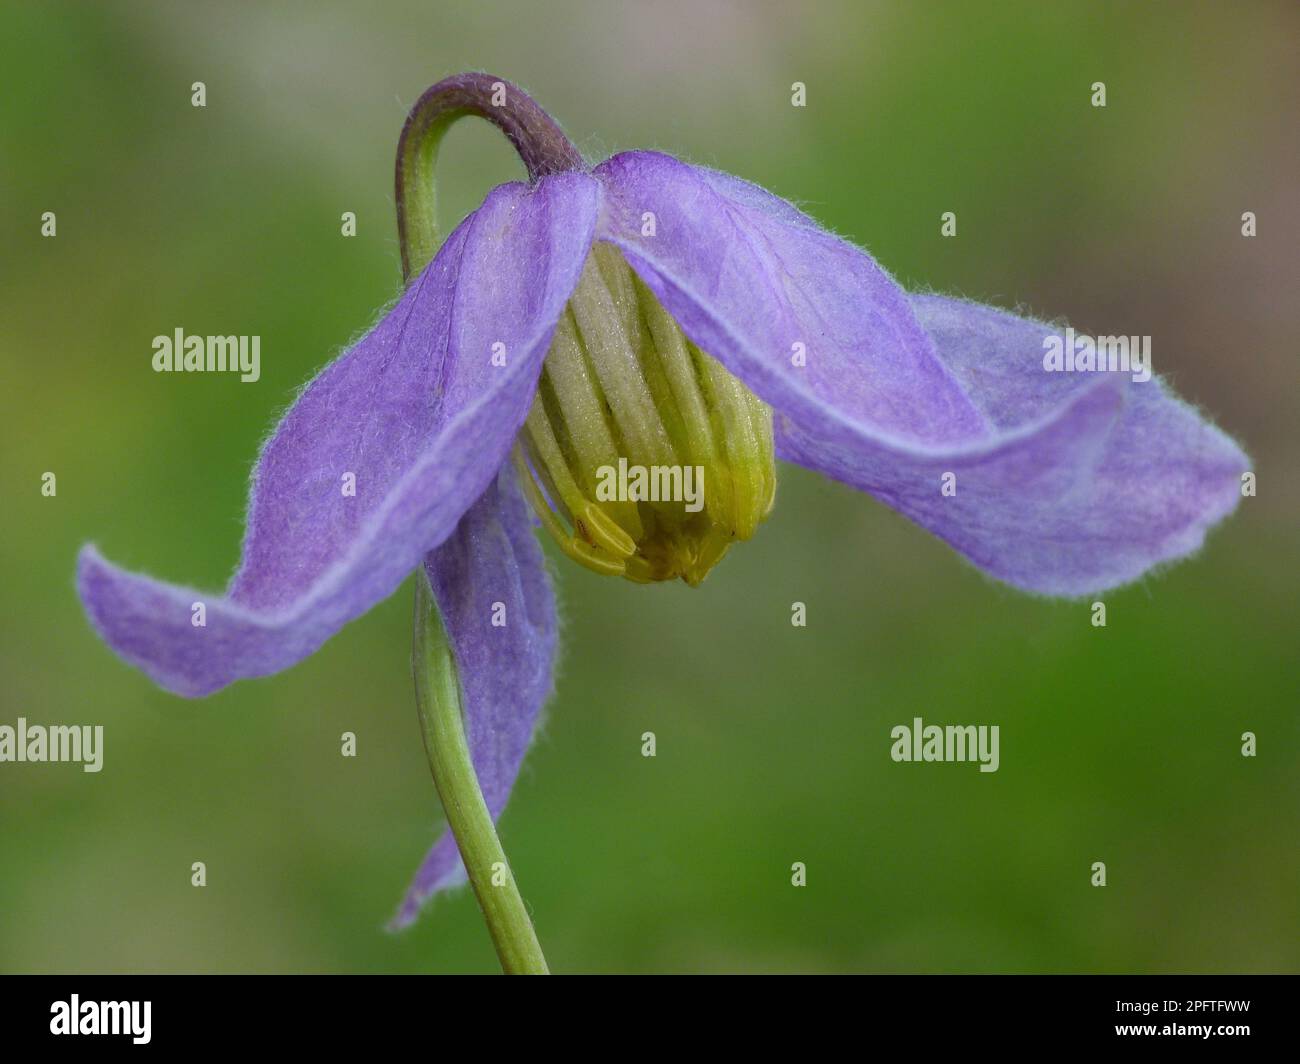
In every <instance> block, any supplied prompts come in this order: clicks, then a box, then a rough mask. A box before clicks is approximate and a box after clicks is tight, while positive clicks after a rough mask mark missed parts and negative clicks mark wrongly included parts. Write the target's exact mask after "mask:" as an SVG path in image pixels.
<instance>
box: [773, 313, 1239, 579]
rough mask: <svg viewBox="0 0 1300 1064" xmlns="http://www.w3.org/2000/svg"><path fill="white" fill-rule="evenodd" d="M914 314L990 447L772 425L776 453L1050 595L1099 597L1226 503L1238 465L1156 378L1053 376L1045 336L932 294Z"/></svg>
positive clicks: (1231, 501)
mask: <svg viewBox="0 0 1300 1064" xmlns="http://www.w3.org/2000/svg"><path fill="white" fill-rule="evenodd" d="M913 303H914V306H915V307H916V310H917V316H918V319H919V320H920V321H921V323H922V324H923V325H924V326H925V327H926V329H927V330H929V332H930V334H931V336H932V337H933V338H934V342H935V345H936V349H937V350H938V351H939V352H941V353H942V354H943V356H944V359H945V362H946V363H947V364H948V366H949V368H950V369H951V370H952V371H953V374H954V376H955V377H956V378H957V379H958V380H959V381H961V382H962V385H963V387H964V388H965V389H966V392H967V394H968V395H970V396H971V398H972V400H973V401H974V402H976V403H977V405H978V406H979V407H980V409H981V411H982V412H983V413H984V415H985V416H986V417H987V418H988V420H989V422H990V423H991V424H992V425H993V431H992V433H991V434H990V436H989V438H988V439H987V440H986V441H984V442H982V443H978V444H974V445H971V444H964V445H962V446H959V447H955V448H951V449H943V450H939V451H935V452H930V453H925V452H922V451H919V450H918V451H914V452H912V453H896V452H892V451H890V450H888V449H885V448H882V447H881V446H880V445H879V443H878V442H877V441H874V440H872V439H870V438H868V437H866V436H863V435H861V434H855V433H853V432H849V431H845V430H844V429H842V428H838V429H836V428H831V429H827V428H822V429H817V428H813V429H811V430H808V429H805V428H804V427H803V426H797V425H795V424H794V423H793V422H792V421H790V420H788V419H784V418H778V426H777V448H778V452H779V453H780V454H781V456H782V457H784V458H786V459H788V460H790V461H794V462H798V463H800V464H801V465H806V466H808V467H809V468H811V469H816V470H818V471H820V472H822V473H825V474H826V475H827V476H830V477H834V478H835V479H837V480H842V481H844V482H845V483H848V484H852V485H853V486H854V487H858V488H861V489H862V490H864V491H869V492H871V493H872V494H873V495H875V496H877V497H878V498H880V499H882V500H883V501H884V502H887V503H888V504H889V505H891V506H893V507H894V508H895V509H897V510H900V511H901V512H903V513H904V514H906V515H907V516H908V517H910V518H912V519H913V520H914V521H916V522H917V523H919V524H921V525H923V526H925V527H926V528H928V529H929V530H930V531H932V532H934V533H935V534H936V535H937V536H939V537H940V538H941V539H943V540H944V541H945V542H947V543H948V544H950V545H951V546H952V547H954V548H955V549H957V550H958V551H960V552H961V553H962V554H964V555H966V557H967V558H969V559H970V560H971V561H973V562H974V563H975V564H976V565H978V566H979V567H980V568H981V569H983V570H985V571H986V572H988V573H990V574H991V575H993V576H995V577H997V578H998V579H1000V580H1005V581H1006V582H1008V583H1010V584H1014V585H1015V586H1017V587H1020V588H1023V589H1025V590H1028V591H1037V592H1042V593H1046V594H1054V595H1082V594H1087V593H1093V592H1097V591H1104V590H1106V589H1107V588H1111V587H1115V586H1118V585H1120V584H1124V583H1128V582H1129V581H1131V580H1134V579H1136V578H1137V577H1139V576H1141V575H1142V573H1144V572H1146V571H1147V570H1148V569H1150V568H1151V567H1152V566H1154V565H1157V564H1159V563H1161V562H1166V561H1171V560H1173V559H1175V558H1179V557H1181V556H1183V555H1185V554H1188V553H1190V552H1192V551H1195V550H1196V549H1198V548H1199V547H1200V545H1201V542H1202V541H1203V539H1204V537H1205V532H1206V530H1207V529H1208V528H1209V527H1210V526H1211V525H1213V524H1214V523H1216V522H1217V521H1219V520H1220V519H1222V518H1223V517H1224V516H1226V515H1227V514H1228V513H1230V512H1231V511H1232V509H1233V508H1234V507H1235V506H1236V504H1237V501H1238V499H1239V497H1240V475H1241V473H1242V472H1243V471H1244V470H1245V469H1246V468H1247V466H1248V460H1247V458H1246V456H1245V455H1244V454H1243V453H1242V452H1241V450H1240V449H1239V448H1238V447H1237V445H1236V444H1235V443H1234V442H1233V441H1232V440H1231V439H1229V438H1228V437H1227V436H1225V435H1224V434H1223V433H1222V432H1220V431H1219V430H1218V429H1217V428H1215V427H1214V426H1213V425H1211V424H1210V423H1209V422H1208V421H1205V420H1204V419H1202V418H1201V417H1200V416H1199V415H1198V414H1197V413H1196V411H1195V410H1193V409H1192V408H1191V407H1189V406H1188V405H1187V404H1185V403H1183V402H1182V401H1181V400H1179V399H1178V398H1177V397H1176V396H1174V395H1173V394H1172V393H1171V392H1170V391H1169V390H1168V389H1167V388H1166V387H1165V386H1164V384H1163V383H1162V382H1161V381H1159V380H1158V379H1156V378H1154V377H1153V378H1152V379H1151V380H1149V381H1145V382H1135V381H1133V380H1131V379H1130V378H1129V377H1127V376H1123V375H1120V374H1117V373H1110V372H1107V373H1100V374H1098V373H1048V372H1046V371H1045V370H1044V369H1043V351H1044V346H1043V342H1044V339H1045V338H1046V337H1048V336H1052V335H1061V330H1059V329H1057V328H1056V327H1054V326H1050V325H1045V324H1043V323H1041V322H1036V321H1032V320H1029V319H1026V318H1020V317H1017V316H1016V315H1013V314H1008V313H1006V312H1004V311H999V310H996V309H994V308H992V307H986V306H981V305H979V304H976V303H967V302H963V301H960V300H954V299H945V298H942V297H937V296H917V297H915V298H914V300H913ZM945 473H952V474H953V475H954V478H955V479H954V481H953V483H954V485H955V489H956V493H955V494H954V495H951V496H944V495H943V493H942V491H941V485H942V482H943V477H944V474H945Z"/></svg>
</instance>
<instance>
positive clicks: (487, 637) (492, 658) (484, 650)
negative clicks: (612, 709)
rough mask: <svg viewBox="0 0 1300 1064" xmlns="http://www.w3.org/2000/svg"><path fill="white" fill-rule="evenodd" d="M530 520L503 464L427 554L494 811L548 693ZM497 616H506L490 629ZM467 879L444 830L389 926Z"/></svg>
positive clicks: (544, 612) (539, 568) (545, 627)
mask: <svg viewBox="0 0 1300 1064" xmlns="http://www.w3.org/2000/svg"><path fill="white" fill-rule="evenodd" d="M532 525H533V520H532V515H531V512H530V511H529V509H528V507H527V504H526V503H525V502H524V500H523V497H522V496H521V495H520V492H519V487H518V485H517V483H516V481H515V475H514V473H513V471H511V470H510V469H503V470H502V471H501V473H500V475H499V477H498V479H497V481H496V482H495V483H494V484H492V485H491V486H490V487H489V488H488V490H487V491H486V492H485V493H484V495H483V497H482V498H481V499H479V501H478V502H476V503H475V504H474V505H473V506H472V507H471V508H470V510H469V512H468V513H466V514H465V516H464V517H463V518H461V522H460V524H459V526H457V529H456V531H455V533H454V534H453V535H452V536H451V537H450V538H449V539H448V540H447V541H446V542H445V543H443V544H442V546H440V547H438V548H437V549H436V550H435V551H433V552H432V553H430V555H429V557H428V559H427V560H426V562H425V569H426V571H427V572H428V574H429V583H430V586H431V587H432V588H433V593H434V597H435V598H436V599H437V602H438V609H439V611H440V612H441V614H442V621H443V624H444V626H445V627H446V630H447V636H448V639H449V640H450V642H451V647H452V650H453V652H454V653H455V656H456V664H457V668H458V670H459V673H460V684H461V692H462V698H463V709H464V714H465V728H466V737H467V739H468V741H469V749H470V756H471V758H472V760H473V762H474V770H475V772H476V773H477V774H478V780H479V786H480V787H481V788H482V790H483V798H484V800H485V801H486V802H487V806H488V809H489V811H490V812H491V813H492V816H493V818H495V817H497V816H499V815H500V814H501V810H502V809H504V808H505V804H506V800H507V799H508V798H509V797H510V788H511V787H512V786H513V785H514V782H515V777H516V776H517V775H518V774H519V766H520V765H521V764H522V763H523V760H524V754H525V753H526V752H527V750H528V746H529V743H530V742H531V741H532V737H533V731H534V729H535V727H536V724H537V717H538V714H539V713H540V712H541V708H542V704H543V703H544V702H545V701H546V699H547V697H549V695H550V693H551V673H552V667H553V665H554V661H555V648H556V628H557V622H556V617H555V599H554V596H553V595H552V593H551V586H550V581H549V580H548V579H547V576H546V568H545V564H544V562H543V558H542V551H541V548H540V546H539V545H538V543H537V537H536V536H535V535H534V534H533V530H532ZM497 604H500V605H499V606H498V605H497ZM494 614H495V617H496V619H497V620H498V622H504V623H499V624H498V625H497V626H495V627H494V626H493V623H492V622H493V619H494ZM464 881H465V870H464V866H463V865H462V864H461V861H460V853H459V851H458V850H457V848H456V840H455V839H454V838H453V837H452V835H451V832H449V831H444V833H443V835H442V837H441V838H439V840H438V841H437V842H436V843H435V844H434V846H433V849H432V850H431V851H430V852H429V855H428V856H427V857H426V858H425V859H424V863H423V864H422V865H421V866H420V868H419V870H418V871H417V872H416V874H415V879H414V880H413V881H412V883H411V886H410V889H409V890H408V891H407V894H406V898H405V899H404V900H403V902H402V906H401V908H400V909H399V910H398V913H397V916H396V917H395V918H394V919H393V926H394V927H395V928H398V927H405V926H406V925H407V924H409V923H410V922H411V921H412V920H414V919H415V916H416V914H417V913H418V912H419V910H420V906H421V905H422V904H423V903H424V901H425V899H427V898H428V897H429V896H430V895H431V894H433V893H434V892H436V891H438V890H442V889H444V888H446V887H451V886H456V885H458V884H460V883H463V882H464Z"/></svg>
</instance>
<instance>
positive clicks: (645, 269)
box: [596, 153, 1248, 595]
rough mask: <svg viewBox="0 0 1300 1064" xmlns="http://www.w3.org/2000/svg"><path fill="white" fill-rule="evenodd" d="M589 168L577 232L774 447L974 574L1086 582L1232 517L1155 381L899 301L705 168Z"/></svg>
mask: <svg viewBox="0 0 1300 1064" xmlns="http://www.w3.org/2000/svg"><path fill="white" fill-rule="evenodd" d="M596 173H597V175H598V176H599V177H601V178H602V180H604V181H605V183H606V187H607V193H606V205H607V210H606V211H605V213H604V214H603V216H602V219H601V226H600V229H599V230H598V232H597V237H598V238H599V239H605V240H609V241H611V242H613V243H615V244H617V245H618V246H619V247H620V248H621V249H622V250H623V252H624V254H625V255H626V256H627V258H628V260H629V262H631V264H632V266H633V267H634V268H635V269H636V270H637V272H638V273H640V274H641V276H642V277H643V278H644V280H645V281H646V283H647V284H648V285H649V286H650V288H651V289H653V290H654V292H655V294H656V295H657V296H658V297H659V298H660V300H662V301H663V303H664V304H665V305H666V306H667V308H668V309H669V311H670V312H672V314H673V315H674V316H675V317H676V318H677V319H678V321H679V322H680V323H681V325H682V327H683V329H684V330H685V331H686V333H687V335H688V336H690V338H691V339H692V340H693V341H694V342H695V343H696V344H698V345H699V346H700V347H702V348H703V349H704V350H706V351H708V352H709V353H710V354H712V355H713V356H714V357H716V358H717V359H719V360H720V361H721V362H722V363H723V364H724V365H726V366H727V367H728V368H729V369H730V370H731V371H732V372H733V373H735V374H736V376H738V377H739V378H741V379H742V380H743V381H745V383H746V384H748V385H749V386H750V388H752V389H753V390H754V392H755V393H756V394H757V395H758V396H759V397H760V398H762V399H764V400H765V401H766V402H768V403H770V404H771V405H772V406H773V407H774V408H775V409H776V411H777V412H778V417H777V418H776V432H777V449H778V453H779V454H780V456H781V457H782V458H785V459H787V460H789V461H794V462H799V463H801V464H803V465H806V466H808V467H809V468H812V469H816V470H818V471H820V472H822V473H824V474H826V475H827V476H830V477H833V478H835V479H837V480H842V481H844V482H845V483H848V484H851V485H853V486H855V487H857V488H860V489H862V490H864V491H868V492H871V493H872V494H873V495H876V496H877V497H878V498H880V499H881V500H883V501H884V502H886V503H888V504H889V505H890V506H893V507H894V508H895V509H898V510H900V511H902V512H903V513H905V514H906V515H907V516H909V517H911V518H912V519H913V520H915V521H916V522H918V523H919V524H921V525H923V526H924V527H926V528H928V529H930V530H931V531H932V532H934V533H935V534H936V535H938V536H940V537H941V538H942V539H944V540H945V541H946V542H948V543H949V544H950V545H952V546H953V547H954V548H956V549H957V550H958V551H960V552H961V553H963V554H964V555H966V557H968V558H969V559H970V560H971V561H973V562H974V563H975V564H976V565H978V566H979V567H980V568H982V569H984V570H985V571H987V572H988V573H990V574H992V575H993V576H996V577H997V578H999V579H1001V580H1005V581H1007V582H1008V583H1011V584H1014V585H1016V586H1017V587H1021V588H1024V589H1026V590H1031V591H1039V592H1044V593H1048V594H1059V595H1078V594H1085V593H1088V592H1094V591H1099V590H1103V589H1105V588H1109V587H1113V586H1116V585H1118V584H1123V583H1126V582H1128V581H1130V580H1133V579H1135V578H1136V577H1138V576H1140V575H1141V574H1142V573H1143V572H1145V571H1146V570H1147V569H1149V568H1150V567H1151V566H1153V565H1156V564H1158V563H1160V562H1163V561H1167V560H1171V559H1174V558H1177V557H1180V556H1182V555H1184V554H1187V553H1189V552H1191V551H1194V550H1196V549H1197V548H1198V547H1199V546H1200V544H1201V542H1202V540H1203V539H1204V535H1205V532H1206V530H1207V529H1208V528H1209V527H1210V526H1211V525H1213V524H1214V523H1215V522H1217V521H1218V520H1220V519H1221V518H1222V517H1224V516H1225V515H1226V514H1228V513H1229V512H1231V510H1232V509H1233V508H1234V506H1235V505H1236V502H1237V500H1238V498H1239V488H1240V479H1239V478H1240V475H1241V473H1242V472H1243V471H1245V469H1246V468H1247V466H1248V460H1247V458H1246V456H1245V455H1244V454H1243V453H1242V452H1241V450H1240V449H1239V448H1238V447H1237V445H1236V444H1235V443H1234V442H1233V441H1232V440H1231V439H1229V438H1228V437H1227V436H1225V435H1224V434H1223V433H1221V432H1220V431H1219V430H1218V429H1216V428H1215V427H1214V426H1213V425H1211V424H1210V423H1209V422H1207V421H1205V420H1204V419H1202V418H1201V417H1200V416H1199V415H1198V414H1197V413H1196V412H1195V411H1194V410H1193V409H1191V408H1190V407H1188V406H1187V405H1186V404H1184V403H1182V402H1181V401H1179V400H1178V399H1177V398H1176V397H1175V396H1173V395H1172V394H1171V393H1170V392H1169V391H1168V390H1167V389H1166V388H1165V387H1164V386H1163V385H1162V384H1161V383H1160V382H1159V381H1157V380H1154V379H1153V380H1150V381H1147V382H1145V383H1138V382H1132V381H1130V380H1129V378H1128V377H1121V376H1120V375H1118V374H1115V373H1104V374H1096V373H1092V374H1089V373H1078V374H1076V373H1047V372H1045V371H1044V369H1043V352H1044V347H1043V340H1044V337H1046V336H1047V335H1050V334H1053V333H1055V332H1056V330H1054V329H1053V328H1052V327H1050V326H1047V325H1043V324H1041V323H1038V322H1033V321H1028V320H1026V319H1023V318H1018V317H1015V316H1014V315H1010V314H1006V313H1003V312H1000V311H996V310H994V309H992V308H988V307H981V306H978V305H976V304H969V303H963V302H960V301H956V300H947V299H941V298H937V297H916V298H909V297H907V296H906V295H905V294H904V293H903V292H902V290H901V289H899V288H898V286H897V285H895V284H894V282H893V281H892V280H891V279H890V278H889V277H888V275H886V274H885V273H884V272H883V271H881V270H880V269H879V268H878V267H877V266H876V265H875V264H874V263H873V262H872V260H871V259H870V257H869V256H867V255H866V254H865V253H863V252H861V251H859V250H858V249H856V248H853V247H852V246H850V245H848V244H846V243H844V242H842V241H840V240H838V239H837V238H835V237H833V236H831V235H830V234H828V233H825V232H824V231H822V230H820V229H818V228H817V227H816V225H815V223H813V222H812V221H811V220H810V219H808V218H807V217H806V216H805V215H803V214H801V213H800V212H799V211H797V210H795V208H793V207H792V206H790V205H789V204H788V203H785V202H784V201H782V200H780V199H777V198H776V197H774V196H772V195H770V194H769V193H767V192H764V191H763V190H762V189H759V188H758V187H757V186H754V185H750V184H747V183H745V182H742V181H739V180H737V179H735V178H732V177H728V176H727V175H725V174H718V173H715V172H713V171H708V170H702V169H699V168H696V167H690V166H687V165H685V164H683V163H680V162H677V161H676V160H673V159H670V158H668V157H667V156H662V155H656V154H651V153H631V154H627V155H619V156H615V157H614V158H613V159H610V160H608V161H607V162H606V163H604V164H602V165H601V166H600V167H598V168H597V171H596ZM647 212H652V213H653V214H654V215H655V233H654V235H653V236H650V235H643V232H644V229H643V222H644V219H645V216H646V213H647ZM795 340H800V341H802V342H803V343H805V344H806V350H807V364H806V365H805V366H803V367H798V366H795V365H793V364H792V362H791V359H790V350H791V343H792V342H794V341H795ZM945 473H952V474H954V476H955V481H954V484H955V488H956V494H955V495H944V494H943V493H942V491H941V488H942V486H943V482H944V474H945Z"/></svg>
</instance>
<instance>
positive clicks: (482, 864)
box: [411, 566, 548, 975]
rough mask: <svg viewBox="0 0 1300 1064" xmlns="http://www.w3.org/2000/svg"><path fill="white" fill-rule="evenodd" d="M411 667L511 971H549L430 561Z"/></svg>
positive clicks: (425, 728)
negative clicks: (482, 765)
mask: <svg viewBox="0 0 1300 1064" xmlns="http://www.w3.org/2000/svg"><path fill="white" fill-rule="evenodd" d="M411 665H412V668H413V670H414V672H415V698H416V703H417V705H418V706H419V711H420V728H421V731H422V732H423V733H424V749H425V752H426V753H427V754H428V756H429V768H430V769H431V770H432V772H433V783H434V786H435V787H437V788H438V797H439V798H441V799H442V806H443V809H445V810H446V812H447V825H448V827H450V828H451V832H452V834H453V835H454V836H455V837H456V845H457V846H458V847H459V848H460V856H461V860H463V861H464V862H465V869H466V871H468V872H469V881H470V883H471V885H472V886H473V887H474V894H475V895H476V896H477V897H478V903H479V908H481V909H482V910H483V919H484V920H485V921H486V923H487V926H488V933H489V934H491V936H492V944H493V945H494V946H495V947H496V951H497V956H498V957H499V958H500V959H501V968H502V970H503V971H505V973H506V974H507V975H546V974H548V970H547V967H546V958H545V957H543V956H542V947H541V945H540V944H539V943H538V941H537V932H535V931H534V930H533V923H532V921H531V920H530V919H529V918H528V910H527V909H526V908H525V907H524V900H523V898H521V897H520V896H519V888H518V887H516V886H515V877H514V874H513V873H512V872H511V871H510V865H509V864H508V863H507V861H506V855H505V851H504V850H502V849H501V840H500V839H498V838H497V832H496V827H495V825H494V824H493V823H492V814H491V813H490V812H489V811H488V807H487V803H486V802H485V801H484V800H483V792H482V791H481V790H480V789H479V785H478V776H477V775H476V774H475V772H474V763H473V761H472V760H471V759H470V753H469V743H468V742H467V741H466V739H465V723H464V713H463V711H462V708H461V691H460V677H459V674H458V673H457V671H456V659H455V655H454V654H453V653H452V649H451V645H450V643H449V642H448V641H447V633H446V630H445V629H444V628H443V624H442V618H441V616H440V615H439V613H438V606H437V603H435V602H434V598H433V592H432V590H431V589H430V587H429V578H428V576H427V575H426V574H425V571H424V568H423V566H422V567H421V568H420V570H419V571H418V572H417V573H416V576H415V639H414V646H413V648H412V659H411Z"/></svg>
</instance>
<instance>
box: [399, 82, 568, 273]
mask: <svg viewBox="0 0 1300 1064" xmlns="http://www.w3.org/2000/svg"><path fill="white" fill-rule="evenodd" d="M468 115H475V116H477V117H479V118H482V119H485V120H486V121H488V122H491V123H492V124H493V125H495V126H496V127H497V128H498V129H499V130H501V132H502V133H504V134H505V135H506V137H507V138H509V140H510V143H511V144H513V145H514V146H515V151H517V152H518V153H519V158H520V159H522V160H523V163H524V166H525V167H527V169H528V179H529V180H530V181H536V180H538V179H539V178H542V177H545V176H546V175H547V174H557V173H563V172H564V171H567V170H580V169H582V168H583V162H582V155H581V154H580V153H579V152H578V149H577V148H575V147H574V146H573V144H572V142H571V141H570V140H569V138H568V137H566V136H565V135H564V131H563V130H562V129H560V127H559V125H558V124H557V123H556V121H555V119H553V118H552V117H551V116H550V115H548V114H547V113H546V112H545V111H543V110H542V109H541V107H539V106H538V105H537V102H536V101H535V100H534V99H533V98H532V97H531V96H529V95H528V94H527V93H526V92H524V91H523V89H521V88H519V87H518V86H516V85H512V84H510V82H508V81H505V80H503V79H501V78H497V77H493V76H492V75H491V74H481V73H469V74H457V75H455V76H454V77H450V78H447V79H445V80H443V81H440V82H438V84H436V85H434V86H433V87H432V88H430V89H428V90H427V91H426V92H425V93H424V95H423V96H421V97H420V98H419V99H418V100H417V101H416V103H415V106H414V107H412V108H411V113H410V114H409V115H408V116H407V118H406V125H405V126H403V127H402V136H401V138H400V139H399V140H398V142H397V175H396V192H397V236H398V240H399V241H400V243H401V246H402V274H403V276H405V277H406V279H407V280H408V281H409V280H410V279H411V278H412V277H414V276H415V275H416V274H418V273H419V272H420V271H421V270H423V269H424V267H425V266H427V265H428V264H429V263H430V262H431V261H432V260H433V256H434V253H435V252H437V250H438V245H439V244H440V243H441V242H442V238H441V235H440V234H439V232H438V215H437V209H436V208H437V196H436V194H435V191H434V182H433V173H434V167H435V165H436V164H437V161H438V147H439V145H440V144H441V143H442V138H443V136H445V135H446V132H447V130H448V129H450V128H451V126H452V124H453V123H455V122H456V121H458V120H459V119H461V118H465V117H466V116H468Z"/></svg>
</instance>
